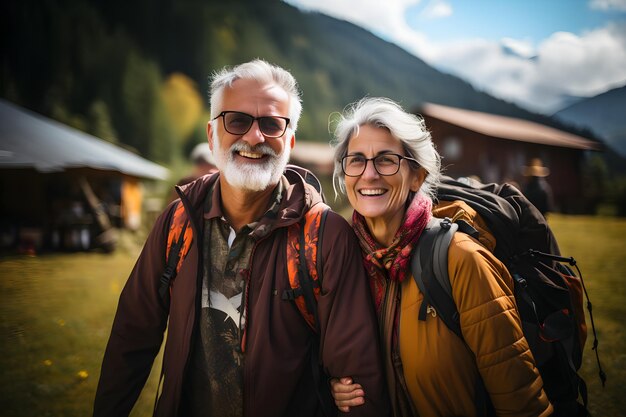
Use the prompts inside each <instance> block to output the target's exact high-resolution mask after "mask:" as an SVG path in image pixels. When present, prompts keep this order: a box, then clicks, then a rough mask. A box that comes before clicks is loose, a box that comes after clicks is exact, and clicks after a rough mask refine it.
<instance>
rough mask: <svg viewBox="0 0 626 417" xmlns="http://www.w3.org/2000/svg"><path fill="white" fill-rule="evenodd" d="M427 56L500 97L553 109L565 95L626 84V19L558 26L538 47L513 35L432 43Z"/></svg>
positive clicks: (582, 93) (594, 92)
mask: <svg viewBox="0 0 626 417" xmlns="http://www.w3.org/2000/svg"><path fill="white" fill-rule="evenodd" d="M503 46H505V48H503ZM511 50H513V51H515V52H517V53H516V54H512V53H511ZM520 52H521V53H520ZM533 55H534V57H533V58H532V59H528V57H530V56H533ZM428 60H429V62H430V63H431V64H433V65H435V66H437V67H439V68H443V69H446V70H448V71H449V72H452V73H454V74H457V75H459V76H461V77H462V78H464V79H466V80H468V81H469V82H471V83H472V84H473V85H475V86H476V87H478V88H481V89H483V90H485V91H487V92H490V93H491V94H493V95H495V96H497V97H501V98H505V99H508V100H512V101H516V102H518V103H520V104H522V105H523V106H525V107H528V108H530V109H532V110H536V111H541V112H546V113H551V112H552V111H555V110H558V108H559V106H560V105H561V104H562V100H563V98H564V96H568V95H569V96H593V95H596V94H599V93H602V92H604V91H606V90H607V89H609V88H612V87H617V86H620V85H623V84H626V24H619V25H618V24H610V25H608V26H606V27H604V28H601V29H596V30H593V31H590V32H587V33H584V34H583V35H580V36H578V35H574V34H572V33H566V32H557V33H554V34H553V35H551V36H550V37H549V38H547V39H545V40H544V41H542V42H541V43H540V44H539V45H538V46H537V48H536V51H534V50H533V48H532V47H531V45H530V44H529V43H528V42H526V41H521V42H515V41H513V40H511V39H507V40H505V41H504V42H502V43H496V42H490V41H485V40H465V41H459V42H454V43H448V44H440V45H438V47H436V48H429V59H428Z"/></svg>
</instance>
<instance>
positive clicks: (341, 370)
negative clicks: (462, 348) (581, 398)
mask: <svg viewBox="0 0 626 417" xmlns="http://www.w3.org/2000/svg"><path fill="white" fill-rule="evenodd" d="M300 112H301V104H300V98H299V92H298V87H297V84H296V81H295V79H294V78H293V77H292V76H291V74H290V73H289V72H287V71H285V70H284V69H282V68H280V67H277V66H274V65H270V64H268V63H266V62H264V61H261V60H255V61H252V62H248V63H245V64H241V65H239V66H236V67H234V68H232V69H224V70H223V71H222V72H220V73H218V74H216V75H215V76H214V78H213V81H212V83H211V118H212V120H211V121H210V122H209V124H208V127H207V133H208V137H209V144H210V146H211V148H212V151H213V155H214V157H215V161H216V165H217V167H218V169H219V174H214V175H211V176H204V177H201V178H199V179H198V180H196V181H194V182H192V183H191V184H189V185H187V186H185V187H183V188H182V189H179V190H178V193H179V195H180V199H181V200H182V203H183V205H184V208H185V211H186V214H187V215H188V216H189V218H190V219H191V226H192V230H193V236H194V238H193V244H192V246H191V248H190V250H189V253H188V254H187V255H186V256H185V258H184V262H183V263H182V265H181V267H180V270H179V271H178V275H177V276H176V278H175V280H174V281H173V283H172V284H171V286H170V295H169V298H168V300H167V302H163V300H162V299H161V298H160V297H159V277H160V276H161V274H162V271H163V269H164V268H165V253H166V245H167V235H168V229H169V220H170V219H171V218H172V216H173V211H174V210H175V207H177V206H178V204H177V202H178V200H177V202H174V203H172V204H171V205H170V206H169V207H168V208H167V209H166V210H165V212H164V213H163V214H162V215H161V216H160V218H159V219H158V220H157V222H156V224H155V226H154V228H153V230H152V232H151V233H150V235H149V237H148V240H147V242H146V245H145V247H144V250H143V252H142V254H141V256H140V257H139V259H138V261H137V264H136V266H135V268H134V269H133V271H132V273H131V276H130V278H129V280H128V282H127V284H126V286H125V288H124V290H123V291H122V294H121V296H120V301H119V306H118V311H117V314H116V316H115V320H114V323H113V329H112V331H111V337H110V340H109V343H108V345H107V349H106V352H105V356H104V360H103V363H102V373H101V376H100V382H99V385H98V390H97V393H96V400H95V405H94V415H95V416H125V415H128V413H129V412H130V410H131V408H132V406H133V404H134V403H135V401H136V399H137V396H138V395H139V393H140V391H141V389H142V387H143V385H144V383H145V381H146V378H147V377H148V374H149V372H150V368H151V365H152V363H153V360H154V357H155V355H156V354H157V352H158V350H159V347H160V345H161V342H162V339H163V333H164V330H165V328H166V324H167V328H168V332H167V340H166V345H165V352H164V357H163V372H162V390H161V392H160V395H159V397H158V399H157V403H156V409H155V415H156V416H220V417H223V416H268V417H269V416H312V417H313V416H322V415H325V414H326V413H325V412H324V410H327V409H328V403H327V402H326V401H324V398H326V396H327V395H328V391H329V388H328V383H327V380H326V378H325V377H324V373H323V372H325V373H326V374H327V375H333V376H341V375H353V378H354V381H355V383H359V384H361V386H363V388H364V390H365V391H366V392H367V393H368V397H367V398H366V401H365V405H364V406H362V407H357V408H354V410H353V411H351V415H357V416H361V415H363V416H365V415H368V416H385V415H387V414H388V411H387V409H388V408H387V407H388V405H387V398H386V393H385V387H384V386H383V385H382V384H383V381H384V379H385V378H384V377H383V371H382V366H381V362H380V352H379V347H378V342H377V330H376V329H377V327H376V318H375V315H374V311H373V307H372V306H371V304H370V303H371V301H370V295H369V288H368V284H367V280H366V278H365V273H364V270H363V267H362V264H361V256H360V249H359V244H358V242H357V241H356V239H355V237H354V235H353V233H352V231H351V229H350V227H349V225H348V224H347V222H346V221H345V220H343V219H342V218H341V217H340V216H339V215H337V214H335V213H333V212H329V213H328V215H327V217H326V222H325V227H324V228H323V229H320V239H321V242H322V244H321V245H320V247H319V251H320V252H321V253H320V254H319V255H320V256H318V259H321V260H323V262H322V264H323V268H322V269H321V275H322V277H321V279H322V287H321V291H320V297H319V300H318V301H317V309H318V318H319V326H318V328H319V333H318V334H316V332H313V331H312V330H311V329H310V328H309V327H308V325H307V323H306V321H305V320H304V319H303V315H302V313H301V311H299V310H298V308H296V306H295V304H294V303H293V301H290V300H284V299H282V298H283V297H281V294H282V293H283V292H284V290H285V289H289V288H290V282H289V277H288V272H287V269H288V268H287V264H288V263H289V261H290V259H287V253H288V251H287V250H286V247H287V239H288V233H287V229H288V228H289V227H290V226H292V225H294V224H296V223H298V222H299V221H300V220H301V219H302V218H303V217H304V216H305V214H306V213H307V212H308V211H309V210H310V209H311V207H312V206H313V205H314V204H316V203H317V202H319V201H320V200H321V199H320V196H319V194H317V192H316V191H315V189H314V188H313V187H311V186H310V185H308V184H306V183H305V182H304V181H293V180H291V181H293V182H289V180H288V179H287V177H285V176H283V172H284V170H285V167H286V164H287V161H288V160H289V154H290V150H291V148H293V146H294V143H295V131H296V128H297V124H298V118H299V116H300ZM168 320H169V322H168ZM168 323H169V324H168ZM315 355H319V361H320V362H321V365H320V368H321V369H322V370H323V372H322V375H321V377H320V376H319V375H318V377H317V378H316V377H315V376H314V374H315V373H316V371H315V366H311V363H312V361H311V359H312V358H313V363H314V364H315V363H316V362H317V358H316V356H315ZM318 370H319V369H318ZM316 382H321V383H319V384H316ZM316 385H317V386H316ZM330 411H331V412H332V413H336V412H337V410H336V409H332V410H330Z"/></svg>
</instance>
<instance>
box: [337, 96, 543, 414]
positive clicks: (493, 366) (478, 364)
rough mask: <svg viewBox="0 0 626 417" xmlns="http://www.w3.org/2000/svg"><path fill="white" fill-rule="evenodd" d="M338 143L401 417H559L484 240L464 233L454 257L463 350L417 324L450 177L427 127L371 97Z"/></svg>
mask: <svg viewBox="0 0 626 417" xmlns="http://www.w3.org/2000/svg"><path fill="white" fill-rule="evenodd" d="M335 140H336V148H335V172H334V181H335V183H334V185H335V190H336V191H337V188H339V189H340V190H341V192H344V193H346V194H347V195H348V200H349V201H350V204H351V205H352V207H353V208H354V214H353V228H354V231H355V232H356V234H357V236H358V238H359V240H360V242H361V248H362V253H363V261H364V264H365V266H366V269H367V271H368V274H369V278H370V284H371V285H370V286H371V290H372V295H373V298H374V301H375V304H376V311H377V314H378V323H379V328H380V335H381V343H382V345H383V355H384V358H383V360H384V363H385V367H386V378H387V383H388V386H389V391H390V397H391V401H392V405H393V410H394V415H395V416H417V415H419V416H421V417H429V416H476V415H484V414H485V413H486V412H487V410H488V409H489V412H490V413H493V411H495V413H496V414H497V415H499V416H533V417H536V416H547V415H550V414H551V412H552V406H551V405H550V403H549V401H548V398H547V396H546V394H545V392H544V390H543V382H542V380H541V376H540V375H539V372H538V370H537V368H536V366H535V362H534V359H533V356H532V354H531V352H530V350H529V348H528V343H527V341H526V339H525V338H524V335H523V333H522V328H521V322H520V318H519V315H518V312H517V310H516V305H515V299H514V297H513V281H512V278H511V276H510V274H509V272H508V271H507V270H506V268H505V267H504V265H503V264H502V263H501V262H500V261H498V259H496V258H495V256H493V255H492V254H491V252H489V251H488V250H486V249H485V248H484V247H482V246H481V245H480V243H478V242H477V241H476V240H474V239H472V238H471V237H469V236H467V235H465V234H463V233H456V234H455V235H454V237H453V240H452V242H451V244H450V248H449V251H448V258H449V261H448V262H449V264H448V270H449V276H450V282H451V285H452V293H453V298H454V300H455V302H456V304H457V309H458V311H459V313H460V324H461V328H462V333H463V336H464V340H461V339H460V338H459V337H458V336H456V335H455V334H454V333H453V332H452V331H451V330H449V329H448V328H447V327H446V325H445V324H444V322H443V321H441V320H440V319H439V317H437V315H436V311H434V310H431V314H428V316H427V319H426V320H425V321H418V309H419V307H420V304H421V302H422V299H423V295H422V294H421V292H420V290H419V289H418V287H417V285H416V283H415V281H414V279H413V278H412V276H411V267H410V258H411V254H412V252H413V250H414V249H415V247H416V245H417V244H419V243H418V242H419V237H420V234H421V233H422V231H423V230H424V228H425V227H426V225H427V224H428V222H429V220H430V218H431V209H432V200H433V197H434V194H435V190H436V187H437V184H438V181H439V178H440V157H439V155H438V153H437V151H436V150H435V147H434V145H433V142H432V139H431V136H430V134H429V132H428V131H427V130H426V128H425V126H424V122H423V121H422V120H421V119H419V118H418V117H416V116H415V115H412V114H409V113H406V112H405V111H403V110H402V108H401V107H400V106H399V105H397V104H396V103H394V102H393V101H391V100H388V99H382V98H365V99H363V100H361V101H360V102H358V103H356V104H354V105H353V106H352V107H351V109H350V110H349V111H348V112H347V114H346V115H345V116H343V117H342V119H341V120H340V122H339V124H338V126H337V128H336V131H335ZM355 382H358V381H355ZM331 384H332V386H333V396H334V398H335V402H336V404H337V406H338V407H339V409H340V410H342V411H344V412H345V411H349V409H350V407H352V406H358V405H359V404H362V403H364V402H365V401H367V393H365V392H363V389H362V388H361V386H360V385H358V383H353V382H352V380H351V378H349V377H344V378H341V379H339V380H337V379H334V380H332V381H331ZM481 387H484V388H481ZM481 393H482V394H481ZM485 393H486V394H485ZM481 396H482V399H483V400H485V401H483V403H484V404H486V406H485V407H484V408H483V407H480V406H479V404H480V403H481V401H478V400H477V399H480V398H481ZM486 397H488V398H486ZM491 406H493V409H491V408H490V407H491Z"/></svg>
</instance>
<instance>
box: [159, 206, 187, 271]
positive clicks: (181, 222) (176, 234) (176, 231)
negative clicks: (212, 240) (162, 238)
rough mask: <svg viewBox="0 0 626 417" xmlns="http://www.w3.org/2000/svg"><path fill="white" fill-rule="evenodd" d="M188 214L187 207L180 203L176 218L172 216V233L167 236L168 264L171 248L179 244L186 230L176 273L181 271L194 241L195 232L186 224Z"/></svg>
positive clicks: (175, 212) (175, 213)
mask: <svg viewBox="0 0 626 417" xmlns="http://www.w3.org/2000/svg"><path fill="white" fill-rule="evenodd" d="M187 219H188V217H187V213H186V212H185V207H184V206H183V203H182V201H179V202H178V205H177V206H176V210H175V211H174V216H172V221H171V223H170V231H169V233H168V235H167V251H166V252H165V254H166V259H165V260H166V262H167V261H168V260H169V257H170V255H171V253H170V252H171V248H172V246H173V245H175V244H176V242H178V239H179V238H180V235H181V232H182V230H183V229H184V230H185V235H184V237H183V245H182V247H181V249H180V251H179V252H178V253H179V258H178V264H177V265H176V272H177V273H178V271H179V270H180V267H181V265H182V264H183V260H184V259H185V257H186V256H187V252H189V249H190V248H191V242H192V241H193V230H192V228H191V227H186V226H185V222H186V221H187Z"/></svg>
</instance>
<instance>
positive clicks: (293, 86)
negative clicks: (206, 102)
mask: <svg viewBox="0 0 626 417" xmlns="http://www.w3.org/2000/svg"><path fill="white" fill-rule="evenodd" d="M239 79H246V80H256V81H257V82H259V83H261V84H276V85H278V86H279V87H281V88H282V89H283V90H285V91H286V92H287V94H288V95H289V116H288V117H289V126H288V129H289V130H290V131H291V132H292V133H296V129H297V128H298V121H299V120H300V114H301V113H302V102H301V100H300V91H299V89H298V83H297V82H296V79H295V78H294V77H293V75H291V74H290V73H289V71H287V70H285V69H283V68H281V67H279V66H277V65H273V64H270V63H268V62H266V61H263V60H261V59H255V60H253V61H250V62H246V63H243V64H240V65H237V66H235V67H232V68H224V69H222V70H221V71H219V72H217V73H215V74H213V77H212V80H211V93H210V95H211V120H213V119H214V118H215V117H217V115H218V114H220V113H221V112H222V111H223V109H222V101H223V98H224V89H225V88H226V87H229V88H230V87H232V85H233V83H234V82H235V81H237V80H239ZM261 116H262V115H261Z"/></svg>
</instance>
